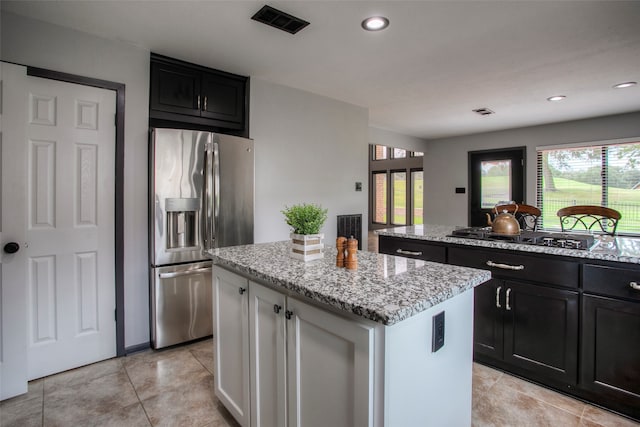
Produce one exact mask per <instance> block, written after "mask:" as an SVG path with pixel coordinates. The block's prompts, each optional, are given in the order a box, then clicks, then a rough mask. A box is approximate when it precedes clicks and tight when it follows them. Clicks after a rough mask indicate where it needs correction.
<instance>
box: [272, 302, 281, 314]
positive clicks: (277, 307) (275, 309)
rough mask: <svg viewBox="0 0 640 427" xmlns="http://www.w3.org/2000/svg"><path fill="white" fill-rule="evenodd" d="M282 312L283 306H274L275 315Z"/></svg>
mask: <svg viewBox="0 0 640 427" xmlns="http://www.w3.org/2000/svg"><path fill="white" fill-rule="evenodd" d="M280 310H282V306H280V305H278V304H274V305H273V312H274V313H275V314H278V313H280Z"/></svg>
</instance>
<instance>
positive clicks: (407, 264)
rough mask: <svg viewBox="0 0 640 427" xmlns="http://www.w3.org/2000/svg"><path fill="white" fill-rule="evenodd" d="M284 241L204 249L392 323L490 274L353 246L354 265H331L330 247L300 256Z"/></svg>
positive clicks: (270, 279)
mask: <svg viewBox="0 0 640 427" xmlns="http://www.w3.org/2000/svg"><path fill="white" fill-rule="evenodd" d="M289 245H290V243H289V242H288V241H284V242H275V243H261V244H254V245H243V246H231V247H226V248H219V249H214V250H212V251H210V252H209V255H210V257H211V258H212V260H213V262H214V263H215V264H219V265H221V266H223V267H228V268H230V269H232V270H236V271H238V272H240V273H241V274H245V275H248V276H250V277H253V278H255V279H258V281H262V282H265V283H267V284H270V285H272V286H275V287H276V288H283V289H286V290H287V291H290V292H289V294H293V295H296V294H297V295H301V296H305V297H307V298H310V299H312V300H314V301H316V302H319V303H322V304H328V305H330V306H332V307H335V308H338V309H340V310H343V311H347V312H350V313H353V314H356V315H358V316H362V317H364V318H367V319H370V320H373V321H376V322H379V323H382V324H384V325H393V324H395V323H397V322H400V321H402V320H404V319H407V318H409V317H411V316H413V315H415V314H417V313H419V312H421V311H424V310H426V309H428V308H429V307H432V306H434V305H436V304H438V303H441V302H443V301H445V300H447V299H449V298H452V297H454V296H455V295H458V294H460V293H462V292H464V291H466V290H468V289H471V288H473V287H474V286H476V285H479V284H481V283H483V282H485V281H487V280H489V279H490V278H491V273H490V272H489V271H486V270H478V269H473V268H467V267H458V266H453V265H446V264H438V263H434V262H427V261H420V260H414V259H408V258H404V257H396V256H392V255H383V254H378V253H375V252H363V251H358V255H357V256H358V269H357V270H347V269H345V268H338V267H336V266H335V260H336V254H337V252H336V249H335V248H334V247H330V246H326V247H325V255H324V258H323V259H319V260H315V261H309V262H304V261H301V260H297V259H294V258H291V257H290V256H289V247H290V246H289Z"/></svg>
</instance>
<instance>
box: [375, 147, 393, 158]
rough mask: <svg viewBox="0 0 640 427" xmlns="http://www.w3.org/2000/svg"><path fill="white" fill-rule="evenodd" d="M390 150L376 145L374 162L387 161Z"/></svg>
mask: <svg viewBox="0 0 640 427" xmlns="http://www.w3.org/2000/svg"><path fill="white" fill-rule="evenodd" d="M388 152H389V150H388V149H387V147H385V146H384V145H376V146H375V148H374V150H373V160H385V159H387V158H388V157H389V155H388Z"/></svg>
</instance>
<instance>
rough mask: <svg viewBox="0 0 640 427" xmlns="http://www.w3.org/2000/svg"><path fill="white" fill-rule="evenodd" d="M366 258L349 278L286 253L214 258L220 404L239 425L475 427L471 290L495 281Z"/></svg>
mask: <svg viewBox="0 0 640 427" xmlns="http://www.w3.org/2000/svg"><path fill="white" fill-rule="evenodd" d="M280 250H282V251H283V253H284V254H285V255H284V256H283V257H282V258H281V259H280V258H279V255H278V254H279V251H280ZM243 251H246V253H243ZM264 251H266V253H264V254H262V252H264ZM329 253H330V252H329ZM359 255H360V258H359V263H360V268H359V269H358V271H356V272H353V271H351V272H350V271H347V270H344V269H337V268H336V267H335V266H333V265H332V263H330V262H329V261H333V260H328V259H325V260H318V261H314V262H311V263H304V262H302V261H298V260H293V259H290V258H288V257H287V256H286V247H285V246H283V244H280V243H278V244H263V245H248V246H245V247H234V248H223V249H218V250H216V251H215V252H214V253H212V258H213V260H214V263H215V265H214V270H213V280H214V297H213V298H214V311H215V312H214V342H215V349H216V353H215V358H216V372H215V375H214V377H215V394H216V395H217V396H218V398H219V399H220V401H221V402H222V403H223V404H224V406H225V407H226V408H227V409H228V410H229V411H230V413H231V414H232V415H233V416H234V417H235V418H236V420H237V421H238V422H239V423H240V424H241V425H242V426H245V427H249V426H252V427H315V426H318V427H324V426H336V427H339V426H345V427H359V426H363V427H364V426H367V427H382V426H389V427H394V426H399V427H405V426H408V427H411V426H443V425H451V426H468V425H470V424H471V369H472V360H471V356H472V315H473V292H471V289H472V287H473V286H474V285H475V284H479V283H482V282H483V281H485V280H487V279H488V278H489V274H488V273H487V272H485V271H482V270H474V269H468V268H463V267H455V266H447V265H441V264H435V263H427V262H422V261H414V260H407V259H404V258H397V257H393V256H384V255H378V254H368V253H361V254H359ZM261 257H262V258H261ZM274 257H275V259H274ZM261 259H262V261H263V263H262V264H261V263H260V262H261ZM274 261H275V264H274ZM278 262H283V263H284V262H286V264H278ZM265 264H269V265H271V266H272V267H266V266H265ZM277 265H284V267H280V268H277V267H273V266H277ZM380 280H382V282H380ZM433 281H437V282H438V284H437V285H434V286H431V289H430V290H428V289H426V288H425V284H428V283H431V282H433ZM444 283H448V285H445V284H444ZM453 283H456V285H453ZM461 284H462V285H461ZM398 286H400V287H401V288H397V287H398ZM445 288H447V289H449V291H447V292H445V293H446V294H447V295H446V296H444V295H434V292H435V293H436V294H439V293H440V292H444V291H443V290H444V289H445ZM394 295H395V296H394ZM420 296H422V297H420ZM362 299H364V300H362ZM367 301H368V302H367ZM443 311H444V312H445V319H446V321H445V328H444V336H445V342H444V346H443V347H442V348H440V349H439V350H438V351H436V352H433V351H432V338H433V337H432V332H433V331H434V324H433V323H434V322H433V319H434V317H435V315H437V314H439V313H441V312H443Z"/></svg>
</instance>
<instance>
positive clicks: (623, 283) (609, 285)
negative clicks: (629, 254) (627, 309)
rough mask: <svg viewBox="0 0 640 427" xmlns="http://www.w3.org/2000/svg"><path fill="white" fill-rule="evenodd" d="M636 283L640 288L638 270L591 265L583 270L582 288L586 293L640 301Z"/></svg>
mask: <svg viewBox="0 0 640 427" xmlns="http://www.w3.org/2000/svg"><path fill="white" fill-rule="evenodd" d="M634 283H635V286H638V287H640V271H638V270H631V269H627V268H616V267H607V266H604V265H591V264H586V265H585V266H584V269H583V278H582V287H583V289H584V291H585V292H593V293H597V294H602V295H606V296H611V297H618V298H629V299H633V300H637V301H640V289H634V287H633V286H632V284H634Z"/></svg>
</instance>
